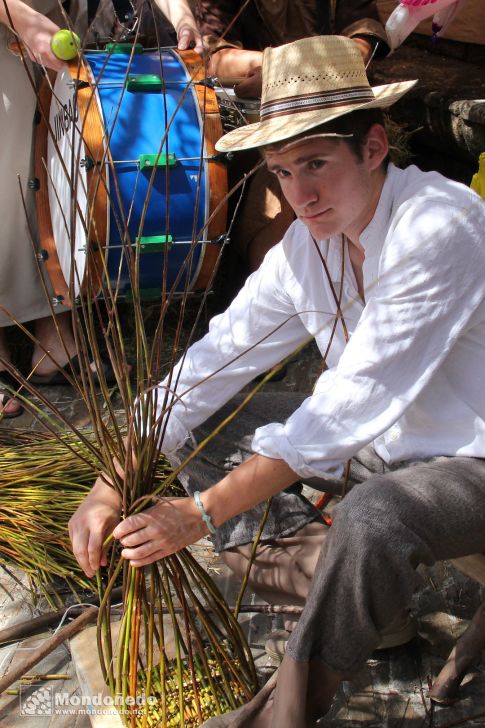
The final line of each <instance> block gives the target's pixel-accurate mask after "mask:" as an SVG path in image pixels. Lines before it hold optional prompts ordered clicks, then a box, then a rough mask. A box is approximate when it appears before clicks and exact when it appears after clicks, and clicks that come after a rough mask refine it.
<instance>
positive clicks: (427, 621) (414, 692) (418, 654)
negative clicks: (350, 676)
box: [0, 348, 485, 728]
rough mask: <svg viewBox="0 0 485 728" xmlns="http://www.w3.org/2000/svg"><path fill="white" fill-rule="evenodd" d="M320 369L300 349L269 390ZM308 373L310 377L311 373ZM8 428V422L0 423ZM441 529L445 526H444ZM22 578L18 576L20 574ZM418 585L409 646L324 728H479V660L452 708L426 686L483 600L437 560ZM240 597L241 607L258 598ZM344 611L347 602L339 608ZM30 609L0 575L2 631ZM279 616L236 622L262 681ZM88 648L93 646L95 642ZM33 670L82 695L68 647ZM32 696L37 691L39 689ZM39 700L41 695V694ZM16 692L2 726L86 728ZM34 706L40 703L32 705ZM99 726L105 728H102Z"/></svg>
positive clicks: (13, 649) (3, 659) (48, 686)
mask: <svg viewBox="0 0 485 728" xmlns="http://www.w3.org/2000/svg"><path fill="white" fill-rule="evenodd" d="M317 371H318V358H317V357H316V355H315V350H314V349H312V348H309V349H307V350H306V351H304V352H303V353H302V354H301V355H300V356H299V357H298V359H297V360H295V361H293V362H292V363H291V364H290V365H289V368H288V373H287V376H286V378H285V380H284V381H283V382H280V383H274V384H270V385H269V386H270V387H271V388H272V389H275V390H278V389H291V390H294V391H298V390H300V391H305V390H307V389H308V384H307V383H308V381H311V380H312V379H313V378H314V375H315V373H316V372H317ZM312 374H313V376H312ZM45 394H47V395H48V396H49V397H50V398H51V399H53V400H54V401H55V402H56V403H57V404H58V405H59V407H60V408H61V409H62V410H63V411H64V412H65V413H66V414H68V415H69V417H70V418H72V419H73V420H75V421H76V422H77V423H79V424H80V423H84V419H85V415H84V413H83V411H82V407H81V406H80V403H79V402H78V401H77V402H76V401H75V400H74V399H73V397H72V391H71V390H70V389H69V388H68V387H56V388H54V387H53V388H45ZM2 425H3V426H7V427H8V426H9V423H8V422H4V423H2ZM15 426H22V427H26V428H32V427H36V425H35V423H34V422H33V421H32V419H31V418H30V416H29V415H27V414H24V415H23V416H22V418H19V419H17V420H16V421H15ZM443 527H444V528H445V527H446V524H443ZM194 550H195V552H196V553H197V556H198V558H199V559H200V560H201V561H203V562H205V564H206V567H207V568H208V570H209V571H210V573H211V575H212V576H213V577H214V579H215V580H216V582H217V583H218V585H219V587H220V588H221V591H222V592H223V594H224V596H225V597H226V599H227V600H228V602H229V603H234V598H235V594H236V593H237V588H238V587H237V584H235V582H234V580H233V579H232V577H231V576H229V574H228V573H227V571H226V569H225V567H224V566H223V565H222V564H221V562H220V561H219V559H218V558H217V556H215V555H214V554H213V552H212V551H211V550H210V548H209V545H208V543H204V542H202V543H200V544H198V545H196V546H195V547H194ZM19 576H20V575H19ZM422 576H423V587H422V589H421V590H420V591H419V592H418V593H417V594H416V595H415V598H414V601H413V605H412V611H413V613H414V615H415V617H416V618H417V621H418V636H417V637H416V638H415V639H414V640H413V641H412V642H411V643H409V644H408V645H407V646H404V647H400V648H396V649H392V650H387V651H381V652H376V653H375V654H374V655H373V656H372V659H370V660H369V661H368V663H367V665H366V667H365V668H364V669H363V670H362V671H361V672H360V673H359V674H358V675H357V677H356V678H355V680H353V681H352V682H347V683H344V685H343V687H342V689H341V690H340V691H339V693H338V695H337V697H336V700H335V704H334V707H333V708H332V711H331V713H330V714H329V715H328V716H327V717H326V718H325V720H324V721H323V722H322V726H324V728H350V727H351V726H361V725H362V726H367V727H368V728H371V727H378V726H386V727H389V728H408V727H409V728H424V727H425V726H429V727H433V728H452V726H474V725H485V662H483V661H482V662H481V663H480V664H479V665H477V666H476V668H475V669H474V670H473V671H472V672H470V674H469V675H468V676H467V677H466V679H465V684H464V685H463V688H462V690H461V699H460V701H459V702H457V703H456V704H455V705H454V706H453V707H451V708H446V709H444V708H435V709H434V710H433V708H432V706H431V705H430V701H429V699H428V684H429V681H430V680H433V678H434V677H435V676H436V675H437V674H438V672H439V670H440V668H441V666H442V664H443V660H444V658H445V657H446V656H447V654H448V653H449V651H450V650H451V647H452V645H453V641H454V640H455V638H456V637H457V636H459V634H461V632H462V631H463V629H464V627H465V626H466V624H467V622H468V620H469V619H470V618H471V616H472V614H473V612H474V611H475V609H476V608H477V607H478V605H479V604H480V602H481V601H482V600H483V599H484V598H485V594H483V590H482V589H481V588H480V587H479V586H478V585H477V584H476V583H475V582H472V581H471V580H470V579H468V578H467V577H465V576H463V575H462V574H460V573H459V572H458V571H456V570H455V569H454V567H453V566H452V565H451V564H448V563H446V562H444V563H440V564H438V565H437V566H435V567H434V568H432V569H426V570H424V571H423V573H422ZM258 601H259V600H258V599H257V598H256V597H255V596H254V595H251V594H246V597H245V599H244V603H245V604H252V603H258ZM342 608H343V609H344V608H345V605H342ZM37 613H38V610H37V609H34V607H33V606H32V602H31V599H30V596H29V593H28V591H27V590H26V589H25V587H22V585H21V584H20V583H17V582H15V581H14V580H13V579H12V578H11V577H10V576H9V575H8V574H6V573H3V574H2V575H1V576H0V629H2V628H4V627H6V626H7V625H10V624H13V623H15V622H17V621H21V620H24V619H26V618H28V617H29V615H32V616H34V615H35V614H37ZM280 619H281V617H280V616H275V615H273V616H265V615H262V614H254V613H253V614H243V615H242V616H241V621H242V623H243V624H244V629H245V631H246V634H247V636H248V640H249V643H250V645H251V648H252V650H253V653H254V657H255V660H256V664H257V667H258V671H259V674H260V675H261V679H262V680H263V681H264V680H266V679H267V678H268V677H269V675H270V674H271V672H272V671H273V670H274V668H275V663H274V662H272V661H271V660H270V659H269V658H268V657H267V656H266V654H265V652H264V643H265V640H266V638H267V636H268V634H269V633H270V632H271V631H272V630H273V629H277V628H278V627H279V626H280V624H281V623H280ZM45 637H46V635H43V636H41V637H35V638H31V639H29V640H26V641H24V642H23V643H21V644H18V645H14V646H7V647H3V648H0V675H2V674H4V673H5V672H6V671H7V670H8V668H9V667H11V666H12V665H14V664H15V663H16V662H17V661H18V660H21V659H23V658H24V655H25V654H26V651H27V650H29V649H32V647H33V646H36V645H38V644H39V643H40V641H41V640H42V639H44V638H45ZM93 648H94V645H93ZM35 674H57V675H60V676H64V677H61V679H60V680H59V681H55V682H54V681H49V682H44V683H40V689H41V690H43V691H44V693H45V691H46V690H47V694H48V693H49V691H57V692H67V693H68V694H75V695H76V694H77V695H80V691H79V684H78V681H77V678H76V673H75V667H74V665H73V664H72V662H71V658H70V653H69V647H68V645H65V644H64V645H62V646H61V647H59V648H58V649H57V650H56V651H55V652H54V653H52V654H51V655H49V657H47V658H46V659H45V660H44V661H43V662H42V663H41V664H39V665H38V666H37V667H36V668H35ZM37 689H38V688H35V689H34V688H22V696H21V700H22V706H26V707H27V708H28V707H29V706H30V707H31V700H30V702H29V697H31V696H32V694H33V692H34V690H37ZM37 695H38V694H37ZM41 697H42V696H41ZM21 700H20V697H19V696H18V695H7V694H3V695H2V696H1V697H0V726H2V727H3V726H5V727H6V728H20V727H21V726H22V728H64V727H66V728H67V726H69V727H70V728H88V726H89V725H90V719H89V717H88V716H87V715H85V714H83V713H82V710H81V712H77V709H75V712H74V714H71V715H54V716H52V715H40V714H34V715H21V713H20V703H21ZM35 710H39V708H35ZM103 728H104V726H103Z"/></svg>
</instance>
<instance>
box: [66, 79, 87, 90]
mask: <svg viewBox="0 0 485 728" xmlns="http://www.w3.org/2000/svg"><path fill="white" fill-rule="evenodd" d="M67 85H68V86H69V87H70V88H73V89H75V90H76V91H80V90H81V89H83V88H89V82H88V81H83V80H82V79H80V78H73V79H72V81H70V82H69V83H68V84H67Z"/></svg>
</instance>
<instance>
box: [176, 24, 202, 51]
mask: <svg viewBox="0 0 485 728" xmlns="http://www.w3.org/2000/svg"><path fill="white" fill-rule="evenodd" d="M175 30H176V33H177V47H178V49H179V50H181V51H185V50H187V48H193V49H194V51H195V52H196V53H199V54H200V55H202V53H203V50H204V46H203V43H202V36H201V34H200V33H199V30H198V28H197V26H196V24H195V21H194V19H193V18H191V17H187V18H185V19H184V20H182V22H181V23H180V24H179V25H178V27H177V28H175Z"/></svg>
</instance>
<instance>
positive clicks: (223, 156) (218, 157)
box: [211, 152, 234, 164]
mask: <svg viewBox="0 0 485 728" xmlns="http://www.w3.org/2000/svg"><path fill="white" fill-rule="evenodd" d="M211 159H212V161H213V162H223V163H224V164H226V163H227V162H230V161H232V160H233V159H234V152H219V154H213V155H212V156H211Z"/></svg>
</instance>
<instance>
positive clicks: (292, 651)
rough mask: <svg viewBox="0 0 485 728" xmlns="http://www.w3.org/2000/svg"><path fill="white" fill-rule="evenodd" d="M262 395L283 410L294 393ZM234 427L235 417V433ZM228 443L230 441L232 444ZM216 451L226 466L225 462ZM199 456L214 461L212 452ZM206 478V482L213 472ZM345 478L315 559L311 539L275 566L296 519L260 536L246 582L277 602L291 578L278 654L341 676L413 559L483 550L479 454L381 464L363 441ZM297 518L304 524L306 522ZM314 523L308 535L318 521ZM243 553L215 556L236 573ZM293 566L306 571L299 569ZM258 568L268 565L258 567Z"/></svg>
mask: <svg viewBox="0 0 485 728" xmlns="http://www.w3.org/2000/svg"><path fill="white" fill-rule="evenodd" d="M269 396H270V397H271V398H272V402H274V401H275V400H276V401H277V402H278V403H279V404H281V400H282V399H285V398H287V399H288V402H291V406H292V407H293V408H294V407H295V406H297V401H296V400H297V399H298V397H300V395H291V394H285V393H277V394H272V395H269ZM300 399H301V397H300ZM269 404H270V400H269V399H268V398H267V397H265V396H264V395H263V396H262V398H261V399H259V398H257V397H256V398H255V399H254V400H253V402H252V403H251V406H252V410H251V416H252V419H251V424H254V419H255V417H256V414H258V410H259V409H261V412H259V415H260V419H261V421H263V420H265V421H268V419H269V418H271V415H272V412H271V406H270V407H269V406H268V405H269ZM284 408H285V407H282V409H284ZM255 413H256V414H255ZM263 413H264V414H263ZM256 419H257V418H256ZM230 427H231V426H229V428H228V429H227V430H226V432H225V440H226V443H227V442H230V441H231V430H230ZM244 430H245V428H244V413H243V414H242V415H239V418H238V424H237V431H236V432H235V434H236V436H237V435H238V434H241V432H244ZM203 434H205V433H203ZM237 449H238V447H237V444H235V443H234V442H233V445H232V450H237ZM221 456H222V460H220V462H226V469H227V458H224V456H223V454H221ZM208 459H209V460H210V464H211V467H214V464H215V462H216V460H217V459H218V458H214V457H212V456H211V457H210V458H208ZM198 470H200V472H199V473H198V472H197V471H198ZM203 470H204V462H203V460H202V461H196V462H195V463H194V466H193V468H192V472H191V477H192V478H193V480H194V482H195V481H196V480H197V479H198V475H201V473H202V471H203ZM376 473H377V474H376ZM222 474H223V473H221V475H222ZM212 478H213V479H212V482H215V480H216V479H217V475H216V473H215V472H213V474H212ZM350 480H351V483H350V484H351V485H353V487H352V488H351V489H350V492H349V493H348V494H347V495H346V496H345V498H343V500H342V501H341V503H340V504H339V505H338V506H337V507H336V509H335V511H334V514H333V515H334V520H333V524H332V526H331V528H330V529H329V531H328V535H327V536H326V538H325V539H321V541H323V547H322V548H321V549H320V554H319V557H318V559H317V558H316V552H315V540H314V538H313V537H312V538H310V539H309V540H308V543H307V545H308V549H309V550H308V551H307V552H306V553H305V554H303V552H301V553H300V554H299V557H298V559H299V560H298V559H296V560H295V559H294V558H293V557H292V558H290V559H287V560H286V561H285V560H284V559H283V560H282V561H281V562H280V563H281V564H282V568H283V570H284V569H286V572H287V573H286V575H285V574H284V573H283V571H279V566H278V552H279V553H280V554H281V553H282V552H283V551H284V548H285V547H284V544H285V539H286V538H289V539H290V540H289V541H288V545H291V538H292V537H293V538H294V537H296V538H298V533H297V532H298V530H299V529H301V528H302V527H303V525H306V524H299V525H298V526H297V528H295V529H293V531H292V533H289V534H288V533H284V534H282V535H279V534H271V537H270V538H267V539H265V540H264V542H263V543H262V545H261V547H260V551H259V554H258V557H257V559H256V564H255V567H256V568H255V570H254V572H253V573H252V579H251V582H252V586H253V588H254V589H255V591H259V592H260V593H261V595H262V596H264V597H265V598H266V599H268V596H269V597H270V601H273V602H279V603H280V604H281V603H285V602H286V603H288V600H289V599H290V594H289V591H288V590H289V588H290V590H291V589H292V588H293V587H292V586H291V581H293V584H298V586H297V588H296V590H295V600H294V601H293V603H297V604H298V603H301V596H302V592H301V590H302V588H305V585H306V586H307V587H308V597H307V598H306V600H304V601H305V608H304V610H303V613H302V616H301V617H300V619H299V621H298V624H297V626H296V627H295V629H294V630H293V632H292V635H291V637H290V641H289V643H288V653H289V655H290V656H291V657H292V658H293V659H294V660H296V661H299V662H301V661H308V660H315V659H316V660H320V661H322V662H323V663H324V664H326V665H327V666H328V667H330V668H331V669H333V670H334V671H336V672H345V673H347V672H353V671H355V670H358V669H359V668H360V667H361V666H362V664H363V662H364V661H365V660H366V659H367V658H368V656H369V655H370V654H371V653H372V652H373V650H374V649H375V648H376V647H377V646H378V644H379V641H380V637H379V635H380V633H381V632H383V631H385V630H386V627H387V626H388V625H389V624H391V623H392V622H393V620H394V618H395V617H396V615H397V614H398V612H399V611H400V610H401V609H402V608H403V607H404V606H406V605H408V604H409V603H410V601H411V597H412V594H413V592H414V591H415V589H416V588H417V587H418V585H419V583H420V577H419V575H418V573H417V572H416V567H417V566H418V565H419V564H426V565H432V564H433V563H435V562H436V561H439V560H442V559H453V558H458V557H460V556H466V555H469V554H472V553H477V552H481V551H485V459H479V458H464V457H455V458H450V457H437V458H433V459H432V460H430V461H428V462H412V463H403V464H397V465H394V466H392V468H391V469H389V468H388V467H387V466H386V465H385V463H383V461H382V460H381V459H380V458H378V456H377V455H376V454H375V452H374V451H373V449H372V447H368V448H365V449H364V450H363V451H361V452H360V453H358V454H357V456H356V458H355V459H354V461H353V465H352V471H351V478H350ZM318 486H319V487H321V488H324V489H327V490H330V491H331V492H338V491H339V489H341V488H342V482H341V481H325V482H324V483H323V484H322V483H318ZM307 519H308V520H307V523H311V521H313V520H315V519H314V518H311V517H309V516H307ZM275 523H278V519H275ZM315 526H318V528H317V531H318V530H319V529H320V524H315ZM280 528H281V529H282V530H284V528H285V524H284V523H280ZM246 540H248V539H246ZM317 541H318V538H317ZM226 548H227V547H226ZM271 549H276V550H275V551H273V552H271ZM297 551H298V549H297ZM271 553H273V554H275V555H276V558H273V557H272V556H271ZM231 554H232V555H233V556H234V555H235V556H236V558H235V559H234V558H232V557H231ZM247 555H248V547H247V546H244V545H243V544H242V543H238V544H236V545H235V547H234V546H232V547H231V548H229V550H228V551H227V553H226V555H225V556H224V558H225V559H226V560H227V563H229V565H230V566H232V567H233V568H236V570H238V571H240V572H241V571H243V566H244V563H245V561H246V559H247ZM240 557H242V558H240ZM236 562H237V564H238V566H235V564H236ZM315 562H316V563H315ZM303 563H305V564H307V565H308V564H311V568H308V567H307V566H303V567H302V564H303ZM268 564H273V566H272V567H271V568H268ZM292 569H295V570H297V578H292V574H291V570H292ZM313 571H314V573H313V576H312V572H313ZM288 576H290V577H291V578H290V579H288ZM289 585H290V587H289ZM268 588H269V591H270V592H272V594H271V595H269V593H268ZM297 592H299V593H297Z"/></svg>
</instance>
